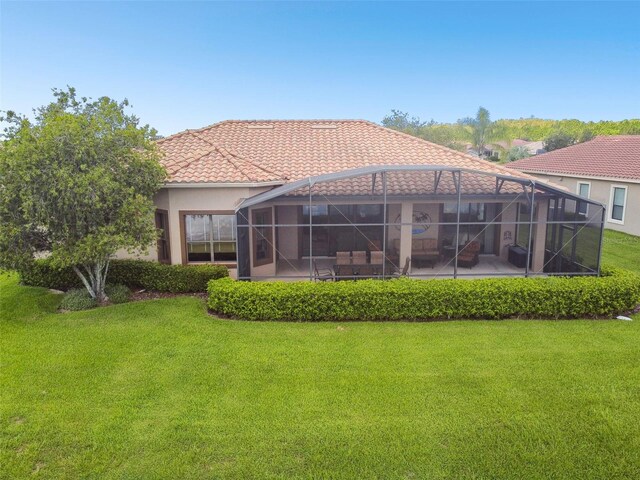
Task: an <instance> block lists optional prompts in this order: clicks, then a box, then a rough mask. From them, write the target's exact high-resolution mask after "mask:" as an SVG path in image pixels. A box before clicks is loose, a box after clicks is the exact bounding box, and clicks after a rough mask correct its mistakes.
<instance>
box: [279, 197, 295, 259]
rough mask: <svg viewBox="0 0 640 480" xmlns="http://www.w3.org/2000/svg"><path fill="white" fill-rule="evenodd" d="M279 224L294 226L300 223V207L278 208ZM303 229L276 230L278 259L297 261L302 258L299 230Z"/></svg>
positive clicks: (281, 228)
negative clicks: (296, 259)
mask: <svg viewBox="0 0 640 480" xmlns="http://www.w3.org/2000/svg"><path fill="white" fill-rule="evenodd" d="M276 210H277V215H278V218H277V222H275V223H277V224H283V223H286V224H290V225H294V224H297V223H300V222H299V218H298V211H299V207H298V205H279V206H278V207H277V208H276ZM300 229H301V227H278V228H276V234H277V236H276V237H274V238H276V245H277V248H278V251H277V252H276V253H277V254H278V255H277V256H276V258H287V259H295V258H300V252H299V250H300V248H299V247H300V242H299V235H300V234H301V232H299V230H300Z"/></svg>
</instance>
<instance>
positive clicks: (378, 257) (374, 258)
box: [371, 251, 384, 265]
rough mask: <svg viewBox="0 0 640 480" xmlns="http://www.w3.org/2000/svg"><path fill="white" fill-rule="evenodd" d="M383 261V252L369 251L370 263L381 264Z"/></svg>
mask: <svg viewBox="0 0 640 480" xmlns="http://www.w3.org/2000/svg"><path fill="white" fill-rule="evenodd" d="M383 262H384V252H381V251H372V252H371V265H382V263H383Z"/></svg>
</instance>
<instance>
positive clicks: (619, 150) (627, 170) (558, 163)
mask: <svg viewBox="0 0 640 480" xmlns="http://www.w3.org/2000/svg"><path fill="white" fill-rule="evenodd" d="M509 167H510V168H516V169H518V170H522V171H526V172H540V173H558V174H568V175H576V176H580V177H582V176H591V177H611V178H620V179H631V180H640V135H618V136H611V137H596V138H594V139H593V140H590V141H588V142H584V143H579V144H578V145H572V146H570V147H566V148H561V149H559V150H554V151H552V152H548V153H543V154H540V155H537V156H535V157H529V158H525V159H522V160H517V161H515V162H512V163H510V164H509Z"/></svg>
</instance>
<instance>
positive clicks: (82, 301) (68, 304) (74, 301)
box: [60, 288, 98, 311]
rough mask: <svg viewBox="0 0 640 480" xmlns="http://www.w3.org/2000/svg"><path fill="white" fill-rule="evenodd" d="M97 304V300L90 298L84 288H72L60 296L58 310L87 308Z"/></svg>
mask: <svg viewBox="0 0 640 480" xmlns="http://www.w3.org/2000/svg"><path fill="white" fill-rule="evenodd" d="M97 306H98V301H97V300H96V299H95V298H91V296H90V295H89V292H88V291H87V289H86V288H72V289H71V290H69V291H68V292H67V293H65V294H64V297H62V301H61V302H60V310H70V311H76V310H89V309H90V308H95V307H97Z"/></svg>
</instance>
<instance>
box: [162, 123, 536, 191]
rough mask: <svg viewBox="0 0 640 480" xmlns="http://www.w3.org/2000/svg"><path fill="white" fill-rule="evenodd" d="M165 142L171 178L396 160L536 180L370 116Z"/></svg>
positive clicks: (231, 128) (222, 179)
mask: <svg viewBox="0 0 640 480" xmlns="http://www.w3.org/2000/svg"><path fill="white" fill-rule="evenodd" d="M158 145H159V146H160V148H161V149H162V150H163V151H164V153H165V158H164V160H163V163H164V165H165V167H166V168H167V171H168V172H169V182H182V183H261V182H272V183H274V182H282V183H286V182H288V181H291V180H298V179H302V178H306V177H311V176H316V175H321V174H326V173H332V172H340V171H344V170H350V169H353V168H358V167H364V166H369V165H389V164H391V165H396V164H397V165H414V164H421V165H445V166H452V167H461V168H469V169H476V170H482V171H486V172H490V173H495V174H503V175H511V176H516V177H524V178H530V177H529V176H528V175H525V174H523V173H521V172H518V171H515V170H510V169H508V168H506V167H504V166H501V165H498V164H495V163H492V162H489V161H486V160H481V159H479V158H476V157H473V156H471V155H467V154H465V153H462V152H458V151H456V150H451V149H449V148H446V147H443V146H440V145H436V144H434V143H430V142H427V141H425V140H422V139H419V138H417V137H413V136H410V135H407V134H404V133H401V132H397V131H395V130H390V129H387V128H384V127H381V126H379V125H376V124H375V123H372V122H368V121H365V120H251V121H236V120H229V121H224V122H221V123H216V124H214V125H211V126H209V127H205V128H202V129H199V130H187V131H185V132H181V133H178V134H176V135H173V136H170V137H167V138H164V139H161V140H159V141H158ZM490 182H493V180H490Z"/></svg>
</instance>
